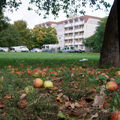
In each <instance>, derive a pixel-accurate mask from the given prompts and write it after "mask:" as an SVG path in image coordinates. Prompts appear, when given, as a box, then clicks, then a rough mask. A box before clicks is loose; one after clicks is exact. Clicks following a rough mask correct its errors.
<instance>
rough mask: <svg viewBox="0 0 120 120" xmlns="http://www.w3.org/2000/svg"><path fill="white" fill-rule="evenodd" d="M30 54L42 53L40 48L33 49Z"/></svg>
mask: <svg viewBox="0 0 120 120" xmlns="http://www.w3.org/2000/svg"><path fill="white" fill-rule="evenodd" d="M30 52H42V50H41V49H40V48H33V49H32V50H30Z"/></svg>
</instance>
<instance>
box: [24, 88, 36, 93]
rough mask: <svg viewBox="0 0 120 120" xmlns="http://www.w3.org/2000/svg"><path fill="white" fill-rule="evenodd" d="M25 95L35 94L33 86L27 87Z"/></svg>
mask: <svg viewBox="0 0 120 120" xmlns="http://www.w3.org/2000/svg"><path fill="white" fill-rule="evenodd" d="M24 90H25V93H26V94H29V93H33V92H34V87H33V86H27V87H25V89H24Z"/></svg>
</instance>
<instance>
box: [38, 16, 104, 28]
mask: <svg viewBox="0 0 120 120" xmlns="http://www.w3.org/2000/svg"><path fill="white" fill-rule="evenodd" d="M79 18H81V19H84V22H85V23H86V22H87V21H88V19H89V18H93V19H97V20H101V19H102V18H100V17H95V16H89V15H84V16H80V17H72V18H68V19H66V20H63V21H59V22H54V21H48V22H44V23H41V24H38V25H37V26H41V25H49V26H51V25H52V24H57V25H58V24H62V23H64V22H65V21H70V20H75V19H79Z"/></svg>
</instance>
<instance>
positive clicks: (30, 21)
mask: <svg viewBox="0 0 120 120" xmlns="http://www.w3.org/2000/svg"><path fill="white" fill-rule="evenodd" d="M21 1H22V2H23V4H22V5H21V6H20V7H19V10H17V11H14V12H13V13H12V12H10V11H9V10H7V9H5V12H4V15H5V16H7V17H8V18H9V19H10V23H12V24H13V23H14V21H17V20H24V21H26V22H27V25H28V28H31V29H32V28H34V26H35V25H37V24H40V23H43V22H48V21H61V20H65V19H67V18H66V17H65V14H64V13H63V12H62V11H61V12H60V14H59V17H58V18H56V19H55V18H54V16H53V15H49V16H48V17H47V18H46V19H43V16H39V15H38V14H37V13H35V12H34V11H28V10H27V8H28V7H27V6H28V0H21ZM113 1H114V0H106V2H109V3H110V4H111V5H112V4H113ZM109 11H110V9H109ZM109 11H108V12H105V11H103V10H97V11H92V9H90V8H89V7H87V8H86V15H90V16H96V17H100V18H103V17H105V16H108V15H109Z"/></svg>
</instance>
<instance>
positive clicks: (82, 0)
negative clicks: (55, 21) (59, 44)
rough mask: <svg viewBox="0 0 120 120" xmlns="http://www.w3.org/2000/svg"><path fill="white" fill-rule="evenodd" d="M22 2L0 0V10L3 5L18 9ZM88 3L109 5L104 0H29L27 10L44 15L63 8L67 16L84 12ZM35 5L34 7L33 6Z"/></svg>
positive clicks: (17, 0)
mask: <svg viewBox="0 0 120 120" xmlns="http://www.w3.org/2000/svg"><path fill="white" fill-rule="evenodd" d="M20 4H22V2H21V1H20V0H2V1H1V2H0V10H2V9H3V8H5V7H9V8H10V10H12V9H13V8H16V9H18V7H19V5H20ZM88 4H89V6H90V7H92V8H93V6H94V8H95V10H97V9H103V6H104V8H108V7H110V4H109V3H108V2H106V1H105V0H89V1H88V0H29V7H28V10H34V11H35V12H37V13H38V14H39V15H40V14H41V13H42V12H41V11H44V13H45V15H49V14H50V13H52V14H53V15H55V16H58V15H59V12H60V10H63V12H64V13H66V15H67V16H69V15H70V14H71V13H72V14H73V13H84V12H85V9H84V8H85V7H86V6H87V5H88ZM35 6H36V7H35Z"/></svg>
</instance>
